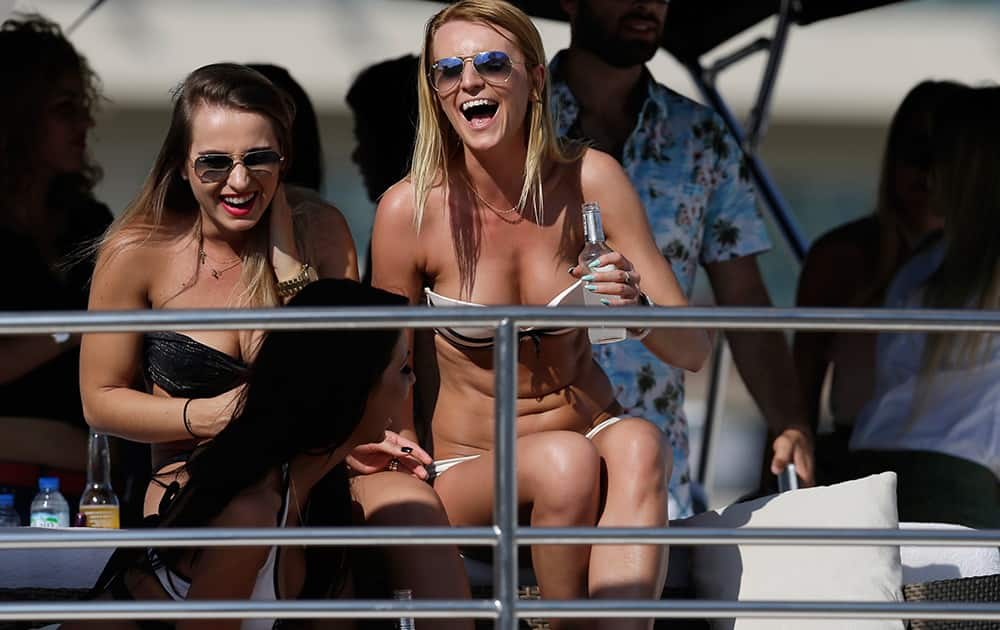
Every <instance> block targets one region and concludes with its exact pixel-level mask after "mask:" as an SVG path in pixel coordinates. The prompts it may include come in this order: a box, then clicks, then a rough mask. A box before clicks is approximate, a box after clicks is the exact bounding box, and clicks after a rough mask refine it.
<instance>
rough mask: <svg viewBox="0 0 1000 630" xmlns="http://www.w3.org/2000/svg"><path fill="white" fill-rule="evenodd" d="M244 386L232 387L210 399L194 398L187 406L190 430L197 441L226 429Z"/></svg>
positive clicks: (212, 436) (211, 436)
mask: <svg viewBox="0 0 1000 630" xmlns="http://www.w3.org/2000/svg"><path fill="white" fill-rule="evenodd" d="M246 387H247V386H246V385H245V384H244V385H240V386H238V387H234V388H232V389H231V390H229V391H227V392H223V393H221V394H219V395H218V396H213V397H212V398H195V399H193V400H192V401H191V404H190V405H188V410H187V417H188V420H189V421H190V423H191V430H192V431H194V434H195V435H196V436H197V437H198V438H199V439H206V440H207V439H211V438H214V437H215V436H216V435H218V434H219V432H220V431H222V430H223V429H225V428H226V425H228V424H229V421H230V420H232V419H233V414H234V413H236V405H237V403H238V402H239V400H240V398H242V397H243V390H245V389H246Z"/></svg>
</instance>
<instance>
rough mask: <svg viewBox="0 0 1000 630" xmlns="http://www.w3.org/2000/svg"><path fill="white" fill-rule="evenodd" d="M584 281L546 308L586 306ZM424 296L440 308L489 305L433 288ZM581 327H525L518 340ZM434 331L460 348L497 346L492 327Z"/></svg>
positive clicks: (428, 303)
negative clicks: (467, 300)
mask: <svg viewBox="0 0 1000 630" xmlns="http://www.w3.org/2000/svg"><path fill="white" fill-rule="evenodd" d="M583 291H584V288H583V281H582V280H577V281H576V282H574V283H573V284H571V285H569V286H568V287H566V288H565V289H563V290H562V292H560V293H559V294H558V295H557V296H555V297H554V298H552V299H551V300H549V303H548V304H546V305H545V306H549V307H558V306H583V305H585V302H584V300H583V295H584V294H583ZM424 294H425V295H426V296H427V305H428V306H436V307H463V306H472V307H478V308H483V307H485V306H486V305H485V304H478V303H476V302H466V301H465V300H458V299H455V298H450V297H447V296H444V295H441V294H440V293H435V292H434V291H432V290H431V289H429V288H425V289H424ZM574 330H578V329H577V328H535V327H531V326H529V327H527V328H522V329H521V330H520V331H518V337H519V338H524V337H530V338H532V339H535V340H536V341H537V340H538V339H539V338H540V337H547V336H554V335H565V334H567V333H571V332H573V331H574ZM434 332H436V333H437V334H439V335H441V336H442V337H444V338H445V339H447V340H448V341H449V342H451V343H452V344H454V345H456V346H460V347H463V348H491V347H493V345H494V343H495V339H494V329H493V328H490V327H484V328H435V329H434Z"/></svg>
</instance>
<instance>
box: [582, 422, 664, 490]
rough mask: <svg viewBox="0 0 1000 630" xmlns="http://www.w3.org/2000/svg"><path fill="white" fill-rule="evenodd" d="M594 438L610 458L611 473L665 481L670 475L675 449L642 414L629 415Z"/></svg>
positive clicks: (607, 460) (608, 463)
mask: <svg viewBox="0 0 1000 630" xmlns="http://www.w3.org/2000/svg"><path fill="white" fill-rule="evenodd" d="M595 442H597V444H598V448H599V450H600V452H601V456H602V457H603V458H604V460H605V461H606V462H607V465H608V473H609V475H614V474H615V473H616V472H617V473H618V474H622V475H627V476H629V477H634V478H636V479H648V480H653V481H662V482H663V483H666V480H667V479H669V478H670V472H671V470H672V469H673V450H672V449H671V448H670V443H669V441H668V440H667V437H666V435H664V433H663V431H661V430H660V429H659V428H658V427H657V426H656V425H654V424H653V423H652V422H649V421H647V420H643V419H641V418H628V419H625V420H622V421H621V422H619V423H617V424H615V425H613V426H611V427H608V428H607V429H606V430H605V431H603V432H602V433H601V434H598V436H597V438H596V439H595Z"/></svg>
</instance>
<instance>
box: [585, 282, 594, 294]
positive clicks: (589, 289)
mask: <svg viewBox="0 0 1000 630" xmlns="http://www.w3.org/2000/svg"><path fill="white" fill-rule="evenodd" d="M583 288H584V289H586V290H588V291H590V292H591V293H593V292H594V291H596V290H597V285H596V284H585V285H583Z"/></svg>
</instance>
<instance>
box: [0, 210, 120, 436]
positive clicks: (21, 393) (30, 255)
mask: <svg viewBox="0 0 1000 630" xmlns="http://www.w3.org/2000/svg"><path fill="white" fill-rule="evenodd" d="M62 211H64V212H65V216H64V217H61V218H60V219H61V220H58V221H55V220H54V223H57V224H60V225H65V226H66V229H65V230H64V231H63V234H62V235H61V236H60V237H58V238H57V239H56V242H55V253H56V256H57V260H60V261H68V260H69V259H72V258H73V257H74V255H77V254H79V252H80V248H81V247H82V246H84V245H86V244H88V243H90V242H92V241H93V240H94V239H96V238H97V237H99V236H100V235H101V234H102V233H103V232H104V230H105V229H107V227H108V225H109V224H110V223H111V220H112V216H111V212H110V211H109V210H108V207H107V206H105V205H104V204H102V203H99V202H97V201H95V200H94V199H92V198H89V197H82V196H81V197H78V198H77V199H75V200H74V201H73V202H72V203H69V204H64V205H63V210H62ZM54 267H56V268H55V269H53V268H50V266H49V265H48V264H47V263H46V261H45V259H44V258H43V256H42V254H41V252H40V251H39V249H38V247H37V246H36V245H35V243H34V242H33V241H32V239H31V238H29V237H26V236H25V235H23V234H20V233H18V232H15V231H13V230H10V229H6V228H2V227H0V269H2V270H3V278H4V285H5V286H4V290H2V291H0V311H50V310H54V311H60V310H85V309H86V308H87V295H88V292H89V286H90V277H91V275H92V273H93V270H94V261H93V259H92V257H88V258H86V259H84V260H82V261H80V262H76V263H73V264H69V266H68V267H66V266H65V264H64V265H58V264H57V265H54ZM0 360H2V359H0ZM79 378H80V353H79V351H78V350H76V349H73V350H67V351H65V352H63V353H61V354H60V355H59V356H57V357H56V358H54V359H52V360H51V361H49V362H48V363H45V364H43V365H41V366H39V367H38V368H36V369H35V370H33V371H32V372H29V373H28V374H25V375H24V376H22V377H21V378H19V379H17V380H15V381H13V382H10V383H5V384H0V416H25V417H32V418H50V419H53V420H60V421H63V422H67V423H71V424H75V425H78V426H85V423H84V419H83V407H82V404H81V402H80V384H79Z"/></svg>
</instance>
